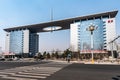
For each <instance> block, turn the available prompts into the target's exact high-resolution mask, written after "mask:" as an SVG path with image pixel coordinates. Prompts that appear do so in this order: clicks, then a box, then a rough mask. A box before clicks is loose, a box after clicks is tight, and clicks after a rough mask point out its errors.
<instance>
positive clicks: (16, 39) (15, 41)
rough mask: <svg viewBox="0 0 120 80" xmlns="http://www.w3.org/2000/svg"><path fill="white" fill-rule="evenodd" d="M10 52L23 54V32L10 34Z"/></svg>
mask: <svg viewBox="0 0 120 80" xmlns="http://www.w3.org/2000/svg"><path fill="white" fill-rule="evenodd" d="M10 52H13V53H15V54H21V53H23V31H11V32H10Z"/></svg>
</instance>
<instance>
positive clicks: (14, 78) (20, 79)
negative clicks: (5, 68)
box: [2, 76, 38, 80]
mask: <svg viewBox="0 0 120 80" xmlns="http://www.w3.org/2000/svg"><path fill="white" fill-rule="evenodd" d="M2 78H4V79H12V80H38V79H31V78H20V77H19V78H18V77H9V76H6V77H5V76H3V77H2Z"/></svg>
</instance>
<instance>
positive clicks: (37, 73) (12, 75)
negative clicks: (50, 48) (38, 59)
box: [0, 62, 69, 80]
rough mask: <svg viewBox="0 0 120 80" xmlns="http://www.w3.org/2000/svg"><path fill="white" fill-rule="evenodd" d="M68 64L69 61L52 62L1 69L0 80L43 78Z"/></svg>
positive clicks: (33, 79)
mask: <svg viewBox="0 0 120 80" xmlns="http://www.w3.org/2000/svg"><path fill="white" fill-rule="evenodd" d="M68 65H69V64H68V63H58V62H50V63H46V64H37V65H32V66H23V67H16V68H11V69H5V70H0V80H2V79H4V80H5V79H6V80H41V79H45V78H47V77H48V76H51V75H52V74H54V73H55V72H57V71H59V70H61V69H62V68H64V67H65V66H68Z"/></svg>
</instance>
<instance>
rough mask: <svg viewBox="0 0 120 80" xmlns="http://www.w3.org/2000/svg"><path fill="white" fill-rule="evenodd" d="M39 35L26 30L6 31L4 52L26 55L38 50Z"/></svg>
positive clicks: (31, 54)
mask: <svg viewBox="0 0 120 80" xmlns="http://www.w3.org/2000/svg"><path fill="white" fill-rule="evenodd" d="M38 36H39V35H38V34H37V33H31V32H30V31H29V30H28V29H26V30H13V31H10V32H7V33H6V52H12V53H14V54H16V55H20V56H24V57H28V56H34V55H35V53H37V52H38V42H39V40H38V39H39V37H38Z"/></svg>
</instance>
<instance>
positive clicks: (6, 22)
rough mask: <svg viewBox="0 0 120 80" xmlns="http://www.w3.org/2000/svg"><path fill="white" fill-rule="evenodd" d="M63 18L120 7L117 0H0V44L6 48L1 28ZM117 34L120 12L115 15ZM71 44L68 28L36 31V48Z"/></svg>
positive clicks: (67, 46)
mask: <svg viewBox="0 0 120 80" xmlns="http://www.w3.org/2000/svg"><path fill="white" fill-rule="evenodd" d="M51 9H53V20H62V19H66V18H73V17H78V16H85V15H90V14H96V13H101V12H107V11H113V10H118V11H120V0H0V47H2V50H3V51H4V50H5V33H6V32H5V31H4V30H3V29H5V28H10V27H18V26H24V25H31V24H38V23H43V22H48V21H50V20H51V17H50V15H51ZM116 32H117V35H120V12H118V14H117V16H116ZM69 45H70V30H62V31H56V32H52V33H51V32H46V33H39V51H41V52H42V51H52V50H65V49H67V48H69Z"/></svg>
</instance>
